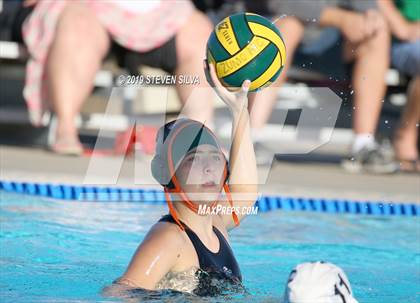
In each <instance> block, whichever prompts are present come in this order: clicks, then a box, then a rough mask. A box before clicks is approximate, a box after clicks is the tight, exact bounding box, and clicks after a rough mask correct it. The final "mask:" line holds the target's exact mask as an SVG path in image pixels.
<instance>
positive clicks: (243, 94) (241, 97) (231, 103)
mask: <svg viewBox="0 0 420 303" xmlns="http://www.w3.org/2000/svg"><path fill="white" fill-rule="evenodd" d="M204 71H205V74H206V79H207V82H209V84H210V86H211V87H213V88H214V90H215V91H216V93H217V95H218V96H219V97H220V98H221V99H222V100H223V102H225V104H226V105H227V106H228V107H229V109H230V110H231V111H232V112H233V113H239V112H241V111H242V110H243V109H244V108H247V107H248V91H249V87H250V85H251V81H250V80H245V81H244V82H243V83H242V86H241V88H240V89H239V90H237V91H234V92H231V91H229V90H228V89H227V88H226V87H224V86H223V85H222V84H221V83H220V80H219V78H217V75H216V69H215V66H214V64H212V63H210V64H209V63H208V61H207V60H204Z"/></svg>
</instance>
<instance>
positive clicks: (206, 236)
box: [116, 62, 258, 295]
mask: <svg viewBox="0 0 420 303" xmlns="http://www.w3.org/2000/svg"><path fill="white" fill-rule="evenodd" d="M205 68H206V71H207V75H208V81H209V82H210V83H211V84H212V86H213V87H214V89H215V90H216V93H217V94H218V95H219V97H220V98H221V99H222V100H223V101H224V102H225V103H226V105H227V106H228V107H229V109H230V111H231V114H232V138H233V140H232V145H231V149H230V156H229V160H228V159H226V157H225V155H224V154H223V152H222V150H221V148H220V146H219V143H218V140H217V138H216V137H215V136H214V134H213V133H212V132H211V130H210V129H208V128H207V127H206V126H205V125H204V124H202V123H200V122H198V121H194V120H190V119H178V120H175V121H172V122H170V123H167V124H165V125H164V126H163V127H162V128H161V129H160V130H159V132H158V134H157V138H156V140H157V144H156V155H155V157H154V159H153V161H152V173H153V176H154V178H155V179H156V180H157V181H158V182H159V183H160V184H162V186H163V188H164V191H165V197H166V201H167V204H168V207H169V214H167V215H165V216H163V217H162V218H161V219H160V220H159V222H157V223H156V224H155V225H153V226H152V228H151V229H150V231H149V232H148V234H147V235H146V237H145V238H144V240H143V242H142V243H141V244H140V246H139V247H138V249H137V251H136V252H135V254H134V256H133V257H132V260H131V262H130V264H129V266H128V268H127V270H126V272H125V273H124V275H123V276H122V277H121V278H119V279H118V280H117V281H116V283H118V284H123V285H126V286H129V287H138V288H144V289H150V290H153V289H164V288H172V289H175V290H180V291H189V292H194V293H196V294H199V295H200V294H203V293H206V294H208V292H206V291H205V289H204V288H206V282H205V279H204V278H203V277H204V276H208V275H211V274H214V275H216V276H217V277H220V278H222V279H225V280H226V279H227V280H229V281H232V282H240V281H241V280H242V276H241V271H240V269H239V266H238V263H237V262H236V259H235V257H234V255H233V252H232V249H231V247H230V243H229V236H228V231H229V230H231V229H233V228H235V227H237V226H238V225H239V223H240V221H241V220H242V219H243V215H242V211H241V210H242V209H243V208H247V207H251V206H253V205H254V203H255V201H256V199H257V191H258V188H257V184H258V182H257V167H256V162H255V153H254V148H253V145H252V141H251V136H250V123H249V113H248V109H247V107H248V98H247V93H248V89H249V86H250V81H248V80H247V81H244V83H243V84H242V87H241V88H240V89H239V90H237V91H236V92H230V91H228V90H227V89H226V88H225V87H223V86H222V85H221V83H220V82H219V80H218V79H217V76H216V74H215V69H214V66H213V65H210V66H208V64H207V62H205ZM219 205H221V206H223V207H225V208H224V209H225V210H228V211H226V212H224V213H223V212H217V209H219V210H220V209H221V207H220V206H219ZM218 206H219V208H218ZM203 209H204V210H205V211H204V212H203ZM203 272H205V275H203V274H202V273H203ZM186 273H192V275H191V283H183V284H182V285H181V284H179V285H177V283H176V277H177V276H181V275H182V276H183V277H186V276H188V274H186ZM186 284H187V285H186ZM209 284H211V283H209ZM203 291H204V292H203Z"/></svg>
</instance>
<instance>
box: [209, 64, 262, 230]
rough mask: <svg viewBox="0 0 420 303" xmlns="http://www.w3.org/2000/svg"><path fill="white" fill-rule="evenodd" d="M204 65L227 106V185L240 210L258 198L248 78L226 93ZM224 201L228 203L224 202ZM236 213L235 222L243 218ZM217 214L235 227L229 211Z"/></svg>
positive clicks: (212, 71)
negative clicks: (229, 131) (229, 129)
mask: <svg viewBox="0 0 420 303" xmlns="http://www.w3.org/2000/svg"><path fill="white" fill-rule="evenodd" d="M206 68H207V64H206ZM208 68H209V70H208V73H209V75H208V77H211V78H210V79H208V80H209V82H213V85H214V89H215V90H216V92H217V94H218V95H219V96H220V98H221V99H222V100H223V101H224V102H225V103H226V105H227V106H228V107H229V109H230V111H231V114H232V145H231V149H230V157H229V170H230V177H229V188H230V191H231V193H232V198H233V203H234V205H235V206H239V207H240V209H242V208H247V207H251V206H253V205H254V204H255V201H256V200H257V198H258V173H257V164H256V161H255V152H254V146H253V144H252V140H251V132H250V122H249V113H248V109H247V108H248V96H247V95H248V90H249V86H250V81H249V80H247V81H244V83H243V84H242V87H241V88H240V89H239V90H238V91H237V92H229V91H228V90H227V89H226V88H225V87H223V86H222V84H221V83H220V81H219V79H218V78H217V76H216V72H215V69H214V65H213V64H210V66H209V67H208ZM211 84H212V83H211ZM224 203H225V204H226V206H228V203H227V202H224ZM237 215H238V219H239V221H240V220H242V219H243V217H244V215H243V214H242V212H241V211H240V212H239V213H238V214H237ZM221 217H222V220H223V223H224V225H225V226H226V228H227V229H232V228H233V227H235V223H234V222H233V219H232V216H231V215H230V214H226V215H222V216H221Z"/></svg>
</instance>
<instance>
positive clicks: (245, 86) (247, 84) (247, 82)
mask: <svg viewBox="0 0 420 303" xmlns="http://www.w3.org/2000/svg"><path fill="white" fill-rule="evenodd" d="M250 87H251V81H250V80H248V79H247V80H245V81H244V82H243V83H242V87H241V89H242V92H245V93H248V91H249V88H250Z"/></svg>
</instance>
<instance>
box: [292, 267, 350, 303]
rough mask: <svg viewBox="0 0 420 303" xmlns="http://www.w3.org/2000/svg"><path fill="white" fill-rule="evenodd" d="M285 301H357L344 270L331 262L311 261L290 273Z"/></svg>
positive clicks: (320, 302) (302, 302)
mask: <svg viewBox="0 0 420 303" xmlns="http://www.w3.org/2000/svg"><path fill="white" fill-rule="evenodd" d="M284 301H285V303H358V302H357V301H356V299H355V298H353V292H352V290H351V286H350V282H349V280H348V279H347V276H346V274H345V273H344V271H343V270H342V269H341V268H340V267H338V266H336V265H334V264H331V263H325V262H311V263H302V264H299V265H298V266H296V267H295V268H294V269H293V270H292V271H291V273H290V276H289V280H288V281H287V285H286V291H285V294H284Z"/></svg>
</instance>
